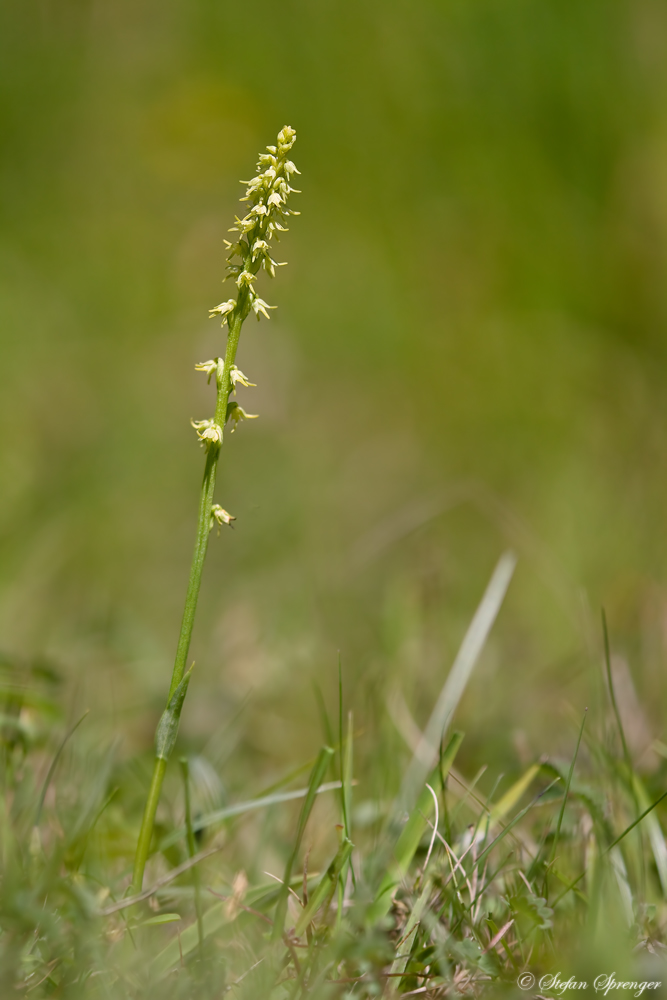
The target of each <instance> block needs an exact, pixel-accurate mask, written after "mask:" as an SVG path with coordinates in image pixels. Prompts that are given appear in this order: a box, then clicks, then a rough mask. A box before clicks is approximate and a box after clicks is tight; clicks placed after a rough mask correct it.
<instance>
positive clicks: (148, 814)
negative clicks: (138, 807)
mask: <svg viewBox="0 0 667 1000" xmlns="http://www.w3.org/2000/svg"><path fill="white" fill-rule="evenodd" d="M166 769H167V762H166V760H165V759H164V758H163V757H156V759H155V767H154V768H153V777H152V779H151V787H150V789H149V791H148V798H147V799H146V808H145V809H144V818H143V821H142V824H141V831H140V832H139V840H138V841H137V854H136V857H135V859H134V875H133V877H132V889H131V895H132V896H134V895H136V894H137V893H138V892H141V889H142V885H143V881H144V868H145V867H146V860H147V858H148V852H149V850H150V846H151V838H152V836H153V823H154V821H155V813H156V811H157V806H158V802H159V801H160V792H161V790H162V782H163V780H164V772H165V771H166Z"/></svg>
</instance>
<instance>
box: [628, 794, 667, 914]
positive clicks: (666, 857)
mask: <svg viewBox="0 0 667 1000" xmlns="http://www.w3.org/2000/svg"><path fill="white" fill-rule="evenodd" d="M633 778H634V785H635V794H636V796H637V801H638V803H639V806H640V808H641V809H644V810H645V809H647V808H648V805H649V798H648V794H647V792H646V788H645V787H644V783H643V782H642V781H641V780H640V779H639V777H638V776H637V775H636V774H635V775H633ZM646 830H647V833H648V839H649V841H650V844H651V850H652V851H653V857H654V859H655V867H656V868H657V871H658V878H659V879H660V886H661V888H662V894H663V896H664V897H665V898H667V846H666V845H665V835H664V834H663V832H662V827H661V826H660V820H659V819H658V817H657V816H656V814H655V813H649V814H647V815H646Z"/></svg>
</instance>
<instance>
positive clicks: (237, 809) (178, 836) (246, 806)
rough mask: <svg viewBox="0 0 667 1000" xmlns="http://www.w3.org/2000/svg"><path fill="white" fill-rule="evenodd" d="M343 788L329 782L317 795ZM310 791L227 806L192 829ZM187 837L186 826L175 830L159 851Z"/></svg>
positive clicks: (203, 818)
mask: <svg viewBox="0 0 667 1000" xmlns="http://www.w3.org/2000/svg"><path fill="white" fill-rule="evenodd" d="M340 787H341V785H340V781H327V782H325V783H324V784H322V785H320V786H319V788H317V789H316V790H315V794H316V795H321V794H322V793H323V792H334V791H336V790H337V789H339V788H340ZM309 791H310V787H308V788H296V789H295V790H294V791H292V792H276V793H275V794H273V795H263V796H261V797H260V798H258V799H250V800H249V801H248V802H236V803H235V804H234V805H233V806H226V807H225V808H224V809H216V810H215V812H212V813H206V814H205V815H204V816H199V817H198V818H197V819H196V820H193V823H192V829H193V830H194V831H195V833H196V832H197V831H198V830H204V829H205V828H206V827H207V826H214V825H215V824H216V823H222V822H223V821H224V820H226V819H233V818H234V816H242V815H243V814H244V813H248V812H253V811H254V810H256V809H268V808H269V806H276V805H280V804H281V803H282V802H292V801H294V799H304V798H305V797H306V796H307V795H308V793H309ZM186 835H187V831H186V829H185V827H184V826H182V827H181V828H180V829H178V830H174V832H173V833H170V834H169V836H168V837H165V838H164V839H163V840H161V841H160V843H159V845H158V850H160V851H165V850H166V849H167V848H168V847H173V845H174V844H177V843H178V841H179V840H182V839H183V837H185V836H186Z"/></svg>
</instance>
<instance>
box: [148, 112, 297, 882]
mask: <svg viewBox="0 0 667 1000" xmlns="http://www.w3.org/2000/svg"><path fill="white" fill-rule="evenodd" d="M295 140H296V133H295V131H294V129H292V128H290V127H289V126H288V125H286V126H285V127H284V128H283V129H282V130H281V131H280V132H279V134H278V140H277V145H275V146H267V148H266V153H261V154H260V156H259V161H258V163H257V173H256V175H255V176H254V177H253V178H252V179H251V180H250V181H242V183H243V184H246V193H245V195H244V197H243V198H241V201H242V202H249V203H250V205H249V208H248V212H247V214H246V215H245V216H244V217H243V218H242V219H240V218H238V217H237V218H236V225H235V226H233V227H232V229H231V230H230V232H236V233H239V234H240V235H239V238H238V240H237V242H234V243H230V242H229V241H227V240H226V241H225V242H226V243H227V247H228V249H229V251H230V253H229V256H228V258H227V261H228V263H227V271H228V272H229V273H228V274H227V277H226V278H225V279H224V280H227V279H229V278H231V279H233V280H234V282H235V284H236V287H237V296H236V299H231V298H230V299H228V300H227V301H226V302H221V303H220V305H218V306H216V307H215V308H214V309H211V310H210V313H211V316H212V317H213V316H220V317H221V321H222V326H223V327H224V326H225V325H227V327H228V333H227V344H226V348H225V354H224V358H215V359H214V360H212V361H206V362H203V363H202V364H199V365H197V366H196V368H197V370H199V371H203V372H204V373H206V374H207V375H208V378H209V381H210V379H211V377H212V376H213V375H214V374H215V383H216V402H215V411H214V414H213V417H212V418H210V419H207V420H199V421H193V422H192V424H193V427H194V428H195V430H196V432H197V437H198V438H199V441H200V443H201V445H202V447H204V448H205V449H206V463H205V466H204V478H203V481H202V487H201V493H200V498H199V515H198V519H197V534H196V538H195V546H194V552H193V556H192V564H191V567H190V578H189V580H188V589H187V593H186V597H185V605H184V608H183V618H182V621H181V631H180V634H179V638H178V645H177V648H176V658H175V661H174V669H173V672H172V677H171V684H170V686H169V694H168V696H167V707H166V708H165V711H164V713H163V715H162V717H161V719H160V722H159V723H158V727H157V731H156V739H155V761H154V765H153V776H152V779H151V785H150V789H149V793H148V798H147V800H146V806H145V809H144V815H143V820H142V824H141V830H140V833H139V839H138V841H137V850H136V855H135V863H134V874H133V877H132V893H133V894H134V893H138V892H141V889H142V884H143V877H144V869H145V867H146V861H147V859H148V855H149V853H150V847H151V840H152V837H153V825H154V822H155V814H156V811H157V807H158V804H159V801H160V793H161V791H162V783H163V781H164V775H165V771H166V768H167V761H168V760H169V757H170V755H171V752H172V750H173V747H174V744H175V742H176V737H177V735H178V727H179V723H180V718H181V712H182V709H183V702H184V700H185V695H186V693H187V688H188V684H189V681H190V675H191V673H192V667H191V668H190V670H189V671H188V672H187V673H186V669H185V668H186V664H187V659H188V652H189V650H190V641H191V639H192V630H193V627H194V621H195V614H196V611H197V601H198V598H199V589H200V586H201V577H202V571H203V568H204V562H205V559H206V551H207V548H208V539H209V535H210V532H211V529H212V528H213V527H214V526H215V525H216V524H217V525H222V524H228V525H229V524H231V522H232V521H233V520H235V518H234V517H233V516H232V515H231V514H228V513H227V511H226V510H224V509H223V508H222V507H221V506H220V505H219V504H214V503H213V498H214V493H215V481H216V474H217V469H218V460H219V458H220V452H221V449H222V444H223V439H224V428H225V425H226V424H227V422H228V421H229V420H231V422H232V430H234V429H235V428H236V427H237V426H238V423H239V422H240V421H241V420H245V419H253V418H254V417H255V416H256V414H250V413H246V412H245V410H244V409H243V408H242V407H241V406H239V404H238V403H237V402H235V401H233V400H230V396H231V395H232V393H234V392H235V391H236V386H237V384H238V385H243V386H252V385H253V383H252V382H249V381H248V379H247V378H246V376H245V375H244V374H243V372H241V371H239V369H238V368H237V367H236V352H237V349H238V346H239V339H240V336H241V328H242V326H243V324H244V322H245V320H246V319H247V318H248V316H249V315H250V313H251V312H254V314H255V316H256V317H257V319H258V320H259V319H260V316H264V317H265V318H266V319H269V312H268V310H269V309H274V308H275V306H269V305H268V304H267V303H266V302H265V301H264V300H263V299H261V298H259V297H258V295H257V293H256V292H255V288H254V282H255V280H256V278H257V275H258V273H259V271H260V269H261V268H262V267H264V269H265V271H266V272H267V274H268V275H269V276H270V277H274V275H275V269H276V268H277V267H281V266H282V264H279V263H278V262H277V261H275V260H274V259H273V257H272V256H271V254H272V247H271V241H272V240H273V238H274V237H275V238H276V240H278V239H279V236H278V233H280V232H287V227H286V226H285V225H284V223H285V222H286V221H287V219H288V218H289V216H290V215H298V214H299V213H298V212H295V211H293V210H292V209H290V208H288V207H287V202H288V199H289V196H290V194H292V193H298V192H295V189H294V188H292V187H291V186H290V183H289V182H290V178H291V176H292V174H295V173H296V174H298V172H299V171H298V170H297V169H296V167H295V166H294V164H293V163H292V161H291V160H289V159H288V158H287V154H288V153H289V151H290V149H291V148H292V146H293V145H294V142H295ZM237 261H238V262H237Z"/></svg>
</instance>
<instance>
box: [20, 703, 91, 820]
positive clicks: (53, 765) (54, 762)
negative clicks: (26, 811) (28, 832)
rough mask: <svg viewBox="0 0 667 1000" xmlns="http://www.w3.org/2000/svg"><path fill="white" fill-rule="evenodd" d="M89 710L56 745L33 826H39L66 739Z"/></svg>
mask: <svg viewBox="0 0 667 1000" xmlns="http://www.w3.org/2000/svg"><path fill="white" fill-rule="evenodd" d="M89 711H90V709H86V711H85V712H84V713H83V715H82V716H81V718H80V719H79V721H78V722H75V723H74V725H73V726H72V728H71V729H70V730H69V731H68V732H67V733H66V734H65V736H64V738H63V740H62V742H61V744H60V746H59V747H58V749H57V750H56V752H55V754H54V757H53V760H52V761H51V766H50V767H49V770H48V772H47V775H46V778H45V779H44V784H43V785H42V791H41V794H40V796H39V802H38V803H37V810H36V812H35V822H34V824H33V826H39V821H40V819H41V816H42V809H43V808H44V800H45V798H46V793H47V791H48V789H49V785H50V784H51V778H52V777H53V775H54V772H55V769H56V767H57V766H58V761H59V760H60V758H61V756H62V752H63V750H64V749H65V747H66V745H67V743H68V741H69V740H70V739H71V738H72V736H73V735H74V733H75V732H76V731H77V729H78V728H79V726H80V725H81V723H82V722H83V720H84V719H85V718H86V716H87V715H88V712H89Z"/></svg>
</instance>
